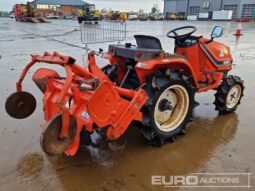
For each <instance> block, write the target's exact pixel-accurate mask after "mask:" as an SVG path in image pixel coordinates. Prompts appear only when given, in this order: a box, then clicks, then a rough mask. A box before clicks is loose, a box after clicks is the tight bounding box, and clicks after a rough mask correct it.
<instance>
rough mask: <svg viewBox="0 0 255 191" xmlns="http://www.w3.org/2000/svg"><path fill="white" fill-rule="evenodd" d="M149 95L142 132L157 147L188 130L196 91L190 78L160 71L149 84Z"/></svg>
mask: <svg viewBox="0 0 255 191" xmlns="http://www.w3.org/2000/svg"><path fill="white" fill-rule="evenodd" d="M145 90H146V92H147V94H148V95H149V100H148V101H147V103H146V105H145V107H144V108H143V126H142V127H141V132H142V134H143V135H144V137H145V138H146V139H148V140H149V141H150V142H151V143H153V144H156V145H161V144H163V143H165V142H166V141H172V140H174V139H175V137H176V136H177V135H178V134H182V133H184V131H185V128H186V126H187V123H188V122H190V121H191V118H192V111H193V108H194V105H195V101H194V94H195V88H194V87H193V86H192V82H191V80H190V78H188V77H187V76H185V75H183V74H181V73H180V72H178V71H176V72H170V73H169V74H165V73H164V72H159V71H158V72H157V73H156V74H154V75H153V76H152V77H151V79H150V80H149V82H148V83H147V85H146V87H145Z"/></svg>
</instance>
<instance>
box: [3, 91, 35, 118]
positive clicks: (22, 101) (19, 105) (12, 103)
mask: <svg viewBox="0 0 255 191" xmlns="http://www.w3.org/2000/svg"><path fill="white" fill-rule="evenodd" d="M35 108H36V100H35V98H34V96H33V95H32V94H30V93H28V92H24V91H20V92H15V93H13V94H11V95H10V96H9V97H8V98H7V100H6V102H5V110H6V112H7V113H8V114H9V115H10V116H11V117H13V118H16V119H24V118H27V117H29V116H30V115H32V113H33V112H34V111H35Z"/></svg>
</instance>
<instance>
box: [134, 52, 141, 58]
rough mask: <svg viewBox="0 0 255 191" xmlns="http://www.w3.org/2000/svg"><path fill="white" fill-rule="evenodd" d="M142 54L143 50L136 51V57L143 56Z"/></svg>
mask: <svg viewBox="0 0 255 191" xmlns="http://www.w3.org/2000/svg"><path fill="white" fill-rule="evenodd" d="M142 55H143V53H142V52H136V53H135V57H136V58H141V57H142Z"/></svg>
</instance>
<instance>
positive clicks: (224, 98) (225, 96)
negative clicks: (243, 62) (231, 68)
mask: <svg viewBox="0 0 255 191" xmlns="http://www.w3.org/2000/svg"><path fill="white" fill-rule="evenodd" d="M243 91H244V85H243V81H242V80H241V78H240V77H238V76H233V75H230V76H228V77H227V78H225V79H224V80H223V81H222V83H221V85H220V86H219V87H218V89H217V92H216V93H215V102H214V104H215V110H216V111H219V114H220V115H224V114H229V113H232V112H234V111H235V110H236V109H237V106H238V105H239V104H240V103H241V99H242V97H243Z"/></svg>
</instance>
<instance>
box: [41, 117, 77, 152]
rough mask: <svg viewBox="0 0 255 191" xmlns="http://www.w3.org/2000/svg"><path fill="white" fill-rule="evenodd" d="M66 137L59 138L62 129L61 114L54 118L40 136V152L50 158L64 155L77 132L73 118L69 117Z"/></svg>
mask: <svg viewBox="0 0 255 191" xmlns="http://www.w3.org/2000/svg"><path fill="white" fill-rule="evenodd" d="M69 122H70V123H69V131H68V137H66V138H63V139H62V138H60V133H61V129H62V114H60V115H57V116H56V117H54V118H53V119H52V120H51V121H50V122H49V123H48V124H47V127H46V129H45V131H44V132H43V133H42V135H41V147H42V150H43V151H44V152H45V153H46V154H48V155H51V156H55V155H60V154H62V153H64V152H65V151H66V150H67V149H68V148H69V147H70V145H71V144H72V143H73V141H74V137H75V134H76V130H77V123H76V120H75V118H74V117H73V116H70V121H69Z"/></svg>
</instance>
